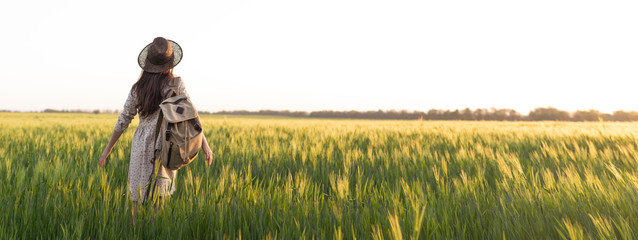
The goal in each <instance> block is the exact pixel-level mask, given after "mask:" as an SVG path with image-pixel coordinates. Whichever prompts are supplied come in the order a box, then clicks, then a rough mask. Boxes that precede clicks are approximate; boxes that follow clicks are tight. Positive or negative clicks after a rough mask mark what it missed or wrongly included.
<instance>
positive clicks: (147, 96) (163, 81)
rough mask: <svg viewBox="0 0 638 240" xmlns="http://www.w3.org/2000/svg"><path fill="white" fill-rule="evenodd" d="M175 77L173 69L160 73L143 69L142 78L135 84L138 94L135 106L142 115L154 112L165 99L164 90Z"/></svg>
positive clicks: (135, 90) (134, 87) (134, 88)
mask: <svg viewBox="0 0 638 240" xmlns="http://www.w3.org/2000/svg"><path fill="white" fill-rule="evenodd" d="M172 79H173V69H172V68H171V69H168V70H166V71H164V72H160V73H151V72H147V71H143V72H142V75H141V76H140V79H139V80H137V82H136V83H135V85H133V91H134V92H135V94H136V95H137V103H136V105H135V107H136V108H137V112H138V113H139V114H140V116H149V115H151V114H153V113H154V112H155V111H157V109H159V105H160V103H161V102H162V100H163V96H162V95H163V93H162V90H163V89H164V88H165V87H166V85H168V82H169V81H170V80H172Z"/></svg>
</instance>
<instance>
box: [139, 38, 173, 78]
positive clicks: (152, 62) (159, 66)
mask: <svg viewBox="0 0 638 240" xmlns="http://www.w3.org/2000/svg"><path fill="white" fill-rule="evenodd" d="M182 56H183V52H182V47H180V46H179V44H177V43H176V42H175V41H173V40H168V39H165V38H163V37H157V38H155V39H154V40H153V42H152V43H150V44H148V45H146V47H144V49H142V51H141V52H140V55H139V56H138V57H137V63H138V64H139V65H140V67H141V68H142V69H144V71H147V72H152V73H159V72H163V71H166V70H168V69H171V68H173V67H175V66H177V64H179V62H180V61H182Z"/></svg>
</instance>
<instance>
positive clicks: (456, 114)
mask: <svg viewBox="0 0 638 240" xmlns="http://www.w3.org/2000/svg"><path fill="white" fill-rule="evenodd" d="M0 112H19V111H11V110H0ZM42 112H44V113H95V114H98V113H120V110H117V109H116V110H111V109H107V110H99V109H95V110H84V109H63V110H57V109H49V108H47V109H45V110H43V111H42ZM199 114H201V115H206V114H215V115H261V116H284V117H297V118H350V119H397V120H464V121H575V122H579V121H580V122H583V121H617V122H629V121H638V112H635V111H614V112H613V113H611V114H610V113H601V112H599V111H597V110H579V111H576V112H571V113H570V112H567V111H563V110H558V109H556V108H553V107H547V108H536V109H534V110H532V111H530V112H529V114H527V115H522V114H520V113H518V112H516V111H515V110H513V109H496V108H489V109H487V108H478V109H473V110H472V109H469V108H465V109H462V110H459V109H457V110H440V109H431V110H428V111H427V112H423V111H407V110H401V111H396V110H389V111H383V110H377V111H312V112H305V111H288V110H283V111H275V110H260V111H245V110H238V111H219V112H208V111H199Z"/></svg>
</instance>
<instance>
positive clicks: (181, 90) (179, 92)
mask: <svg viewBox="0 0 638 240" xmlns="http://www.w3.org/2000/svg"><path fill="white" fill-rule="evenodd" d="M177 95H186V97H188V98H190V97H191V96H189V95H188V92H186V86H185V85H184V81H183V80H181V78H180V81H179V86H178V87H177Z"/></svg>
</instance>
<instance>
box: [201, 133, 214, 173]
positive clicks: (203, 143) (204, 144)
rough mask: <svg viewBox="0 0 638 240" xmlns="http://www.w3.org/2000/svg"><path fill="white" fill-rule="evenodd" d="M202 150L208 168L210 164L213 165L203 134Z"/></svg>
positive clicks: (211, 155)
mask: <svg viewBox="0 0 638 240" xmlns="http://www.w3.org/2000/svg"><path fill="white" fill-rule="evenodd" d="M202 150H204V154H206V163H208V166H210V164H211V163H213V151H211V150H210V147H209V146H208V141H206V136H204V134H202Z"/></svg>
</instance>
